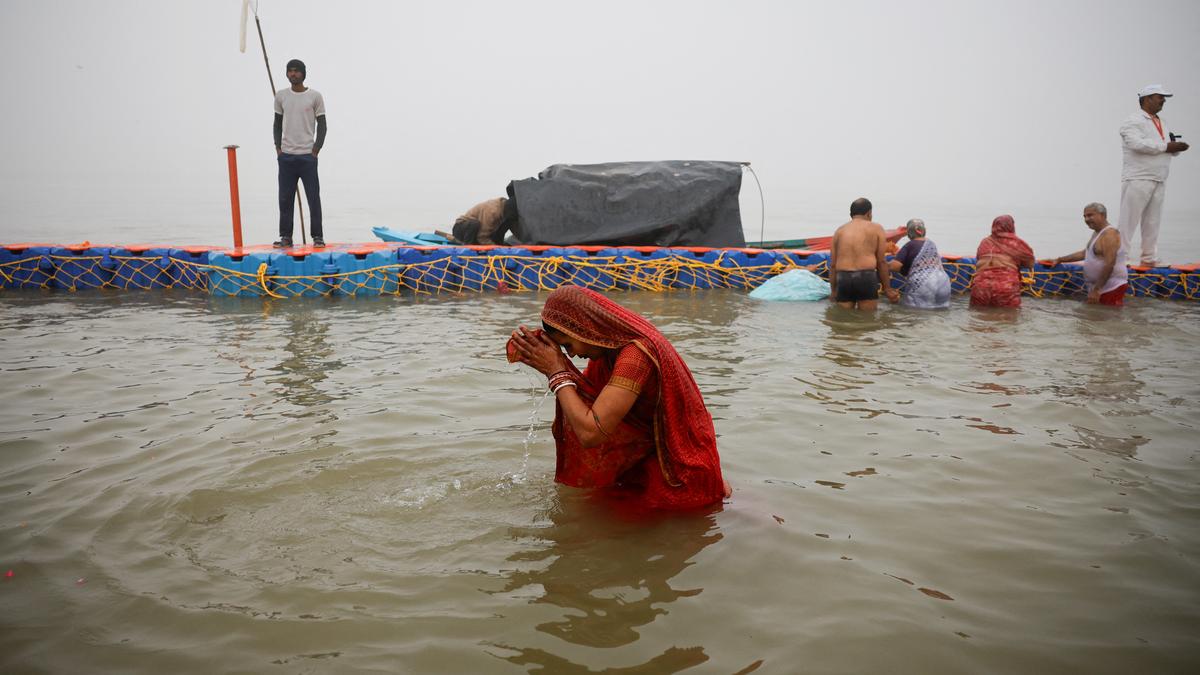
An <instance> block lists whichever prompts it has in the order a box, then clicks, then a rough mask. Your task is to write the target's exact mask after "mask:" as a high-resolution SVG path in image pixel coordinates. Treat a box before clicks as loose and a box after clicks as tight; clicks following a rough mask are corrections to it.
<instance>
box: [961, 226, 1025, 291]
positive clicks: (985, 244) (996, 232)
mask: <svg viewBox="0 0 1200 675" xmlns="http://www.w3.org/2000/svg"><path fill="white" fill-rule="evenodd" d="M985 258H992V259H993V261H999V262H1000V263H1001V266H1000V267H988V268H986V269H982V270H978V271H976V272H975V277H974V278H973V279H972V280H971V304H972V305H975V306H986V307H1020V306H1021V269H1020V268H1022V267H1033V263H1034V260H1033V249H1032V248H1030V247H1029V244H1026V243H1025V241H1024V240H1023V239H1021V238H1020V237H1018V236H1017V226H1016V223H1015V222H1014V221H1013V217H1012V216H999V217H997V218H996V219H995V220H993V221H992V236H990V237H986V238H985V239H984V240H983V241H981V242H979V250H978V251H976V253H975V260H976V264H978V263H979V262H980V261H982V260H984V259H985Z"/></svg>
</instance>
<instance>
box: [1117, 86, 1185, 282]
mask: <svg viewBox="0 0 1200 675" xmlns="http://www.w3.org/2000/svg"><path fill="white" fill-rule="evenodd" d="M1171 95H1172V94H1171V93H1170V92H1168V91H1167V90H1166V89H1164V88H1163V86H1162V85H1161V84H1152V85H1150V86H1148V87H1144V88H1143V89H1142V90H1141V91H1139V92H1138V105H1139V106H1141V110H1139V111H1137V112H1136V113H1134V114H1133V115H1130V116H1129V119H1127V120H1125V122H1124V123H1123V124H1122V125H1121V145H1122V146H1123V148H1124V154H1125V161H1124V164H1123V165H1122V167H1121V214H1120V217H1119V218H1118V219H1117V225H1118V227H1119V228H1120V230H1121V238H1122V239H1123V240H1124V241H1125V246H1127V247H1128V248H1129V249H1130V250H1131V251H1132V250H1133V235H1134V233H1135V232H1137V230H1138V226H1139V225H1140V226H1141V228H1142V254H1141V263H1142V264H1143V265H1150V266H1156V265H1160V264H1161V263H1162V261H1160V260H1159V259H1158V228H1159V225H1160V224H1161V222H1162V205H1163V195H1164V194H1165V193H1166V190H1167V185H1166V183H1167V173H1168V172H1170V170H1171V157H1173V156H1175V155H1176V154H1178V153H1181V152H1183V151H1185V150H1187V149H1188V144H1187V143H1184V142H1183V141H1178V140H1175V139H1176V138H1178V137H1177V136H1176V135H1175V134H1173V133H1171V132H1170V131H1168V130H1167V128H1166V125H1164V124H1163V121H1162V120H1161V119H1159V118H1158V113H1159V111H1161V110H1162V109H1163V105H1164V104H1165V103H1166V102H1167V97H1169V96H1171Z"/></svg>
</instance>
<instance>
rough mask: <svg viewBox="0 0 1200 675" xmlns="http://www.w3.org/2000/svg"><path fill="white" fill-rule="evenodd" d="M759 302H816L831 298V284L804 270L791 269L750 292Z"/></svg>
mask: <svg viewBox="0 0 1200 675" xmlns="http://www.w3.org/2000/svg"><path fill="white" fill-rule="evenodd" d="M750 297H752V298H755V299H757V300H792V301H809V302H811V301H814V300H824V299H825V298H828V297H829V282H827V281H825V280H824V279H822V278H821V277H819V276H817V275H815V274H813V273H812V272H809V271H808V270H802V269H791V270H788V271H786V272H784V273H783V274H780V275H778V276H775V277H772V278H770V279H767V281H766V283H764V284H763V285H762V286H759V287H758V288H756V289H754V290H753V291H750Z"/></svg>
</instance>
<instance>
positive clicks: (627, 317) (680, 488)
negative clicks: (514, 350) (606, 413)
mask: <svg viewBox="0 0 1200 675" xmlns="http://www.w3.org/2000/svg"><path fill="white" fill-rule="evenodd" d="M542 321H543V322H545V324H546V325H548V326H550V327H551V328H554V329H555V330H558V331H560V332H562V333H563V334H564V335H568V336H570V337H573V338H576V339H578V340H581V341H583V342H586V343H588V344H591V345H596V346H598V347H603V348H605V349H610V350H613V351H612V352H611V353H610V354H609V355H608V356H606V357H604V358H599V359H591V360H589V361H588V365H587V368H586V369H584V371H583V372H582V373H579V371H578V370H577V369H575V368H574V366H573V365H572V366H571V368H572V369H573V370H575V372H576V373H579V374H580V380H581V381H580V384H579V387H578V392H579V395H580V396H581V397H582V398H583V399H584V400H585V401H587V402H588V403H591V402H593V401H595V400H596V397H598V396H599V395H600V391H601V390H602V389H603V388H604V387H606V386H618V387H621V388H624V389H629V390H631V391H634V392H635V393H637V394H638V397H637V400H636V401H635V402H634V405H633V408H632V409H630V411H629V413H627V414H626V415H625V418H624V419H623V420H621V423H620V424H619V425H618V427H617V429H616V430H615V431H613V432H611V433H610V434H609V436H608V438H607V439H606V440H605V441H604V442H603V443H602V444H600V445H598V446H595V447H591V448H585V447H583V446H582V444H580V442H579V440H578V439H577V438H576V437H575V433H574V431H573V430H572V429H571V425H570V423H569V422H567V421H566V419H565V417H564V416H563V412H562V407H561V406H559V407H558V408H557V409H556V411H555V415H554V427H553V434H554V442H555V446H556V448H557V454H558V462H557V466H556V468H555V472H554V479H555V480H556V481H558V482H560V483H563V484H564V485H570V486H573V487H619V488H623V489H624V491H628V492H630V493H632V494H633V495H635V496H636V497H637V498H638V500H639V501H640V502H641V503H642V504H644V505H645V506H648V507H651V508H660V509H685V508H692V507H697V506H704V505H706V504H713V503H716V502H719V501H721V499H722V498H723V497H724V496H725V487H724V486H725V481H724V479H723V478H722V476H721V459H720V457H719V456H718V455H717V437H716V432H715V430H714V429H713V423H712V416H711V415H710V414H709V413H708V408H706V407H705V406H704V399H703V398H701V396H700V389H699V387H697V386H696V381H695V380H694V379H693V378H692V373H691V371H690V370H688V367H687V365H686V364H685V363H684V362H683V359H682V358H681V357H680V356H679V354H678V353H677V352H676V351H675V348H674V347H673V346H671V343H670V342H668V341H667V339H666V338H665V337H663V335H662V333H659V332H658V329H657V328H655V327H654V326H653V325H651V324H650V322H649V321H647V320H646V319H644V318H643V317H641V316H639V315H638V314H635V313H634V312H631V311H629V310H628V309H625V308H624V307H622V306H620V305H618V304H617V303H615V302H613V301H612V300H609V299H608V298H606V297H604V296H603V295H600V294H599V293H596V292H595V291H590V290H587V289H585V288H580V287H578V286H564V287H562V288H559V289H558V290H556V291H554V292H553V293H551V294H550V296H549V297H548V298H547V299H546V305H545V307H544V308H543V309H542Z"/></svg>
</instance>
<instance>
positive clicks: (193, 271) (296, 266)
mask: <svg viewBox="0 0 1200 675" xmlns="http://www.w3.org/2000/svg"><path fill="white" fill-rule="evenodd" d="M828 261H829V254H828V253H826V252H815V251H804V250H766V249H754V248H737V249H713V248H690V247H683V248H658V247H652V246H629V247H599V246H574V247H554V246H524V247H516V246H512V247H509V246H411V245H407V244H403V243H399V244H398V243H387V242H372V243H368V244H355V245H346V246H332V247H330V248H323V249H314V248H311V247H296V248H291V249H283V250H280V249H273V248H269V247H266V246H258V247H248V248H240V249H217V248H213V247H207V246H192V247H184V248H170V247H157V246H145V245H142V246H92V245H91V244H88V243H84V244H79V245H73V246H58V245H53V244H9V245H5V246H0V287H3V288H5V289H33V288H37V289H49V290H65V291H82V290H88V289H98V288H108V289H121V290H154V289H163V288H186V289H194V290H204V291H207V292H208V293H210V294H212V295H216V296H243V297H255V296H258V297H275V298H294V297H320V296H331V295H397V294H421V295H426V294H428V295H433V294H439V293H482V292H489V291H496V290H498V289H501V288H507V289H509V290H514V291H519V290H524V291H530V290H549V289H553V288H558V287H559V286H562V285H564V284H577V285H580V286H585V287H587V288H593V289H596V290H601V291H609V290H633V289H636V290H653V291H663V290H670V289H694V288H738V289H752V288H755V287H757V286H759V285H760V284H762V283H763V282H764V281H766V280H767V279H769V278H771V277H773V276H775V275H777V274H781V273H783V272H786V271H788V270H790V269H793V268H796V267H802V266H812V265H816V266H817V267H816V271H817V273H818V274H820V275H821V276H823V277H828ZM942 265H943V267H944V268H945V270H946V272H947V273H948V274H949V275H950V281H951V285H952V287H953V289H954V291H955V292H957V293H964V292H966V291H968V290H969V289H970V285H971V278H972V276H973V275H974V273H975V259H974V258H967V257H960V256H944V257H943V259H942ZM1198 268H1200V266H1198V265H1195V264H1192V265H1176V266H1174V267H1155V268H1147V267H1137V266H1131V267H1130V268H1129V272H1130V273H1129V284H1130V295H1134V296H1142V297H1154V298H1167V299H1175V300H1197V299H1200V269H1198ZM1081 270H1082V268H1081V267H1080V266H1079V265H1076V264H1063V265H1058V266H1056V267H1049V268H1048V267H1043V266H1042V265H1040V264H1039V265H1037V266H1036V267H1035V268H1034V270H1033V272H1032V273H1031V274H1027V275H1026V287H1025V294H1026V295H1031V296H1035V297H1042V296H1055V295H1062V296H1078V295H1081V294H1082V293H1083V292H1084V290H1083V289H1084V285H1083V275H1082V271H1081ZM893 279H894V281H893V285H895V286H896V287H901V286H903V277H901V276H900V275H893Z"/></svg>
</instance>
